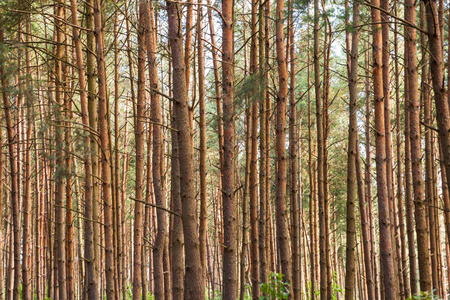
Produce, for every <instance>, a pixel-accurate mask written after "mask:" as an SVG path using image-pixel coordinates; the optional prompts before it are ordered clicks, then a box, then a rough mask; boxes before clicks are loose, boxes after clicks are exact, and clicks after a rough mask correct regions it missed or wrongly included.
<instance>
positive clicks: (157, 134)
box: [150, 32, 175, 299]
mask: <svg viewBox="0 0 450 300" xmlns="http://www.w3.org/2000/svg"><path fill="white" fill-rule="evenodd" d="M155 33H156V32H153V33H152V42H153V43H155V41H156V35H155ZM155 46H156V45H155ZM155 48H156V47H155ZM155 48H153V49H155ZM154 68H155V69H156V66H154ZM152 71H153V74H151V75H150V76H151V77H153V76H155V75H156V76H157V72H156V70H152ZM157 78H158V77H155V78H152V79H151V80H157ZM174 82H175V81H174ZM155 88H157V86H153V87H152V89H155ZM152 92H153V93H154V94H155V92H154V91H152ZM151 100H152V101H151V121H152V123H153V156H152V175H153V190H154V193H155V203H156V205H157V206H159V207H162V208H165V207H166V199H165V195H164V190H163V178H162V174H161V171H162V170H163V169H164V159H162V157H161V154H162V153H163V150H164V148H163V136H162V130H161V125H162V116H161V99H160V97H159V95H154V97H152V99H151ZM156 215H157V217H156V218H157V223H158V227H157V234H156V239H155V244H154V246H153V277H154V283H155V297H156V298H157V299H162V298H164V265H163V259H164V257H163V256H164V247H165V245H166V243H167V234H166V231H167V216H166V212H165V211H163V210H161V209H157V210H156Z"/></svg>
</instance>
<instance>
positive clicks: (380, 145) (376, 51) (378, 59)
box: [371, 0, 397, 299]
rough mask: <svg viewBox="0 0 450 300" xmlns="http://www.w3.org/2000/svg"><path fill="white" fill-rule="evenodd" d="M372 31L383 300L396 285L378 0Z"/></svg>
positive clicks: (390, 296) (393, 294) (391, 296)
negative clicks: (387, 176) (387, 179)
mask: <svg viewBox="0 0 450 300" xmlns="http://www.w3.org/2000/svg"><path fill="white" fill-rule="evenodd" d="M371 4H372V6H373V7H372V9H371V14H372V22H373V25H372V30H373V32H372V34H373V82H374V86H373V89H374V102H375V132H376V134H375V147H376V156H375V159H376V174H377V191H378V218H379V222H380V228H379V230H380V252H381V253H380V255H381V266H382V270H383V271H382V272H383V280H384V282H383V284H384V292H385V297H386V299H394V298H395V297H397V285H396V283H395V282H396V280H395V278H394V277H395V272H394V260H393V247H392V234H391V224H390V215H389V211H390V207H389V195H388V186H387V181H386V142H385V129H386V128H385V124H384V98H383V74H382V49H381V47H382V36H381V25H380V22H381V17H380V11H379V10H378V7H379V6H380V2H379V0H372V2H371Z"/></svg>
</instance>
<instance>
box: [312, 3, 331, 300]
mask: <svg viewBox="0 0 450 300" xmlns="http://www.w3.org/2000/svg"><path fill="white" fill-rule="evenodd" d="M313 55H314V89H315V98H316V124H317V198H318V204H319V220H320V224H319V231H320V233H319V235H320V238H319V248H320V249H319V252H320V253H319V256H320V271H319V273H320V298H321V299H322V300H325V299H328V296H327V291H328V281H327V264H326V262H327V259H326V255H327V251H326V239H327V236H326V234H325V232H326V228H325V226H326V224H325V215H324V214H325V202H326V201H325V199H324V195H325V192H324V174H323V171H324V167H323V166H324V132H323V111H322V92H321V81H320V61H319V55H320V53H319V1H318V0H314V54H313Z"/></svg>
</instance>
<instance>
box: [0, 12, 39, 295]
mask: <svg viewBox="0 0 450 300" xmlns="http://www.w3.org/2000/svg"><path fill="white" fill-rule="evenodd" d="M25 27H26V36H25V39H26V42H27V43H29V42H30V34H31V32H30V31H31V28H30V27H31V25H30V20H29V15H27V16H26V24H25ZM30 63H31V62H30V50H29V49H28V48H27V49H25V65H26V73H27V74H26V75H27V79H26V80H27V81H26V84H25V107H26V120H27V124H26V131H25V134H26V136H25V138H26V144H25V162H24V163H25V170H24V171H25V174H24V176H25V178H24V180H25V182H24V191H23V202H22V211H23V221H22V222H23V223H22V225H23V226H22V228H23V231H22V239H23V242H22V255H23V258H22V298H23V299H31V298H32V295H33V294H32V290H31V288H32V278H31V273H32V262H31V257H32V253H31V240H32V238H31V233H32V232H31V226H32V225H31V213H32V211H31V207H32V203H31V202H32V198H31V153H30V152H31V147H32V146H31V145H32V142H31V140H32V135H31V127H32V125H33V122H32V113H31V110H32V105H33V102H34V99H33V92H32V86H31V82H30V80H31V78H32V77H31V76H32V74H31V66H30ZM0 199H1V198H0ZM0 201H1V200H0Z"/></svg>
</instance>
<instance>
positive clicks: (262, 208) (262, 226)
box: [258, 3, 268, 283]
mask: <svg viewBox="0 0 450 300" xmlns="http://www.w3.org/2000/svg"><path fill="white" fill-rule="evenodd" d="M265 6H267V4H266V5H264V4H263V3H260V4H259V10H258V13H259V18H258V22H259V34H258V38H259V40H258V42H259V44H258V46H259V47H258V48H259V51H258V52H259V72H260V75H259V76H260V80H261V82H262V84H261V85H260V86H259V98H260V99H259V102H260V103H259V158H260V159H259V227H258V234H259V235H258V242H259V250H258V251H259V282H260V283H261V282H266V281H267V255H268V254H267V248H266V243H265V242H266V234H267V230H266V228H267V225H266V220H267V219H266V211H267V206H266V188H267V186H266V178H267V175H268V174H267V173H266V161H267V156H266V133H267V127H266V115H267V111H266V110H267V106H266V96H267V92H266V89H267V87H266V85H267V80H266V79H267V74H266V73H267V65H268V61H267V60H266V57H265V50H266V49H265V41H266V39H268V37H267V36H266V35H265V31H264V30H265V20H264V19H265Z"/></svg>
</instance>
